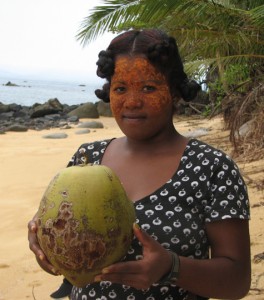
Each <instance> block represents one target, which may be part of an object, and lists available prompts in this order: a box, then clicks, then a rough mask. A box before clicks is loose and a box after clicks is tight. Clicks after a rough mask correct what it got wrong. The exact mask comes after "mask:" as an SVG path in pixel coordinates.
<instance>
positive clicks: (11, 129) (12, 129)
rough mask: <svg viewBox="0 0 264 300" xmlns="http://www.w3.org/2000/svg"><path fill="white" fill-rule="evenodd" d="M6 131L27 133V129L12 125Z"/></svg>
mask: <svg viewBox="0 0 264 300" xmlns="http://www.w3.org/2000/svg"><path fill="white" fill-rule="evenodd" d="M6 131H17V132H24V131H28V128H27V127H26V126H24V125H20V124H14V125H11V126H9V127H8V128H7V129H6Z"/></svg>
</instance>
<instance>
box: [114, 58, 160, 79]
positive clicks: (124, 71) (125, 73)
mask: <svg viewBox="0 0 264 300" xmlns="http://www.w3.org/2000/svg"><path fill="white" fill-rule="evenodd" d="M120 76H122V77H125V78H130V77H137V78H138V79H140V77H142V76H144V77H147V78H149V80H151V79H157V78H158V79H159V80H161V79H164V75H163V74H161V73H160V72H159V71H158V70H157V69H156V68H155V67H154V66H153V65H152V64H151V63H150V62H149V60H148V59H147V58H145V57H142V56H119V57H117V59H116V62H115V72H114V75H113V78H115V77H120Z"/></svg>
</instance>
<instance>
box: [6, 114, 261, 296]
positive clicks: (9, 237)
mask: <svg viewBox="0 0 264 300" xmlns="http://www.w3.org/2000/svg"><path fill="white" fill-rule="evenodd" d="M85 121H86V120H85ZM99 121H101V122H102V123H103V124H104V128H103V129H91V132H90V133H89V134H76V131H77V128H75V127H73V128H71V129H67V130H60V129H51V130H48V131H27V132H8V133H6V134H3V135H0V166H1V171H0V202H1V209H0V220H1V222H0V241H1V243H0V277H1V282H0V300H14V299H19V300H26V299H36V300H46V299H50V298H49V294H50V293H51V292H53V291H54V290H55V289H56V288H57V287H58V286H59V285H60V283H61V280H62V277H61V276H58V277H55V276H52V275H49V274H47V273H45V272H44V271H42V269H41V268H40V267H39V266H38V264H37V262H36V261H35V257H34V255H33V254H32V252H31V251H30V250H29V247H28V240H27V223H28V221H29V220H30V219H31V218H32V216H33V215H34V214H35V212H36V210H37V209H38V205H39V202H40V199H41V197H42V195H43V193H44V190H45V189H46V187H47V185H48V183H49V182H50V180H51V178H52V177H53V176H54V175H55V174H56V173H57V172H58V171H59V170H60V169H61V168H64V167H65V166H66V164H67V162H68V161H69V159H70V158H71V156H72V155H73V153H74V152H75V151H76V150H77V148H78V147H79V146H80V145H81V144H82V143H84V142H89V141H94V140H101V139H106V138H111V137H118V136H121V135H122V133H121V131H120V130H119V128H118V127H117V125H116V124H115V121H114V119H113V118H105V117H101V118H100V119H99ZM175 126H176V128H177V129H178V131H179V132H181V133H182V134H186V135H187V134H190V132H193V131H197V130H198V129H199V130H201V131H204V129H206V130H207V133H206V135H203V136H200V137H198V138H199V139H201V140H203V141H205V142H208V143H210V144H211V145H213V146H215V147H218V148H220V149H222V150H224V151H225V152H227V153H228V154H231V153H232V148H231V144H230V143H229V139H228V135H229V132H228V131H227V130H224V124H223V121H222V118H221V117H216V118H213V119H211V120H209V119H199V118H197V117H196V118H193V117H188V118H187V117H184V118H182V117H180V118H177V117H175ZM50 132H65V133H67V134H68V137H67V138H65V139H44V138H43V135H45V134H47V133H50ZM198 133H199V131H198ZM237 163H238V165H239V167H240V169H241V171H242V174H243V175H244V178H245V181H246V182H247V183H248V189H249V196H250V202H251V221H250V233H251V253H252V285H251V290H250V292H249V294H248V296H247V297H245V298H244V299H247V300H253V299H254V300H263V299H264V231H263V224H264V223H263V218H264V217H263V216H264V192H263V186H264V160H263V159H262V160H257V158H256V161H254V162H251V163H248V162H246V161H243V160H239V161H237ZM261 182H262V184H261ZM260 254H262V256H261V255H260ZM257 255H258V256H257ZM120 300H121V299H120Z"/></svg>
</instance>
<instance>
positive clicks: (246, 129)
mask: <svg viewBox="0 0 264 300" xmlns="http://www.w3.org/2000/svg"><path fill="white" fill-rule="evenodd" d="M252 130H254V122H253V120H249V121H248V122H246V123H244V124H243V125H242V126H241V127H240V128H239V130H238V133H239V136H240V137H245V136H247V135H248V134H249V133H250V132H252ZM235 137H236V138H238V134H237V132H235Z"/></svg>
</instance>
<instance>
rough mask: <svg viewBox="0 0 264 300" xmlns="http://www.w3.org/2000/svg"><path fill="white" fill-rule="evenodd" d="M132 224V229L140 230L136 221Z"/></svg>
mask: <svg viewBox="0 0 264 300" xmlns="http://www.w3.org/2000/svg"><path fill="white" fill-rule="evenodd" d="M133 225H134V229H136V230H141V228H140V226H139V225H138V223H134V224H133Z"/></svg>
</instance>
